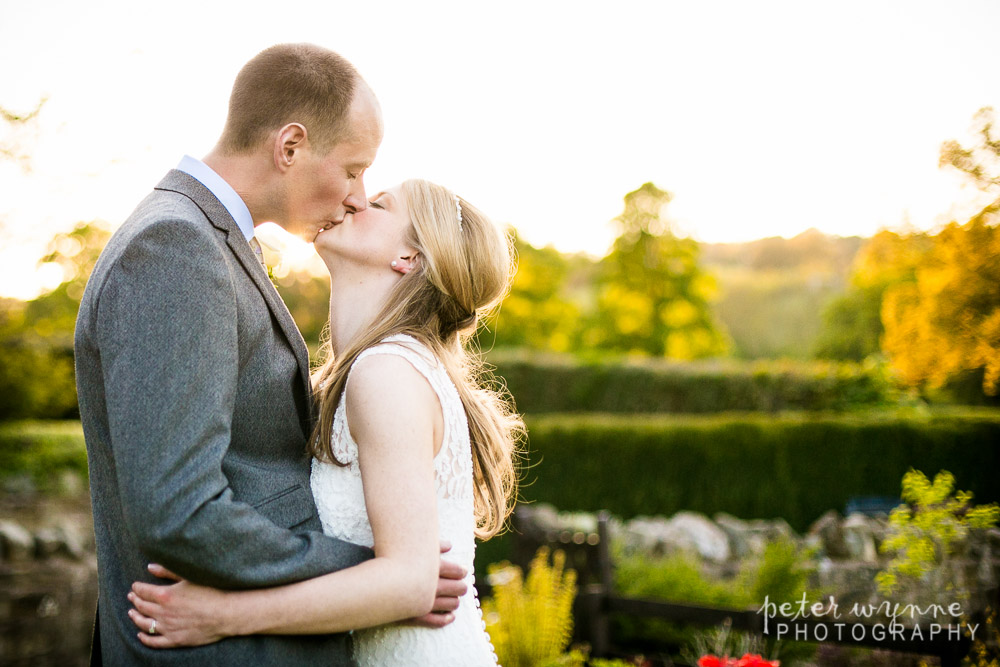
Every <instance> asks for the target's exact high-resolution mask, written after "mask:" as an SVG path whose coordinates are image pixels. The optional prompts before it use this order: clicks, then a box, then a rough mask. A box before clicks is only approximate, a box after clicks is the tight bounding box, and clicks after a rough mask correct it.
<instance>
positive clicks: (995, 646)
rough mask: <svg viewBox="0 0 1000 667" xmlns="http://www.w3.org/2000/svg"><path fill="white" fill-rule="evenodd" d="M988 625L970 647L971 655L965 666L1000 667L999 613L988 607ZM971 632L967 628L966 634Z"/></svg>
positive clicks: (965, 661) (963, 663)
mask: <svg viewBox="0 0 1000 667" xmlns="http://www.w3.org/2000/svg"><path fill="white" fill-rule="evenodd" d="M985 616H986V623H985V625H986V627H985V628H983V632H981V633H980V634H979V635H978V636H977V637H976V640H975V641H974V642H972V647H971V648H970V649H969V655H968V656H967V657H966V658H965V660H964V661H963V662H962V665H963V667H1000V629H998V628H997V613H996V611H994V610H993V609H992V608H987V609H986V615H985ZM968 634H969V631H968V628H966V635H968Z"/></svg>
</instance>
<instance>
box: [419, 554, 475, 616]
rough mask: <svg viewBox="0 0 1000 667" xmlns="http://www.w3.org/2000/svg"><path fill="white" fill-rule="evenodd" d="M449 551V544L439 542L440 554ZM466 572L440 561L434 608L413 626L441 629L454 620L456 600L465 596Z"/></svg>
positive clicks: (466, 588)
mask: <svg viewBox="0 0 1000 667" xmlns="http://www.w3.org/2000/svg"><path fill="white" fill-rule="evenodd" d="M449 550H451V544H450V543H448V542H441V553H446V552H448V551H449ZM466 574H468V572H466V571H465V568H464V567H462V566H460V565H456V564H455V563H451V562H449V561H447V560H445V559H444V558H442V559H441V569H440V571H439V572H438V585H437V595H436V597H435V598H434V608H433V609H432V610H431V613H429V614H425V615H423V616H420V617H418V618H415V619H413V621H412V622H413V624H414V625H420V626H423V627H425V628H443V627H444V626H446V625H448V624H449V623H451V622H452V621H454V620H455V613H454V612H455V610H456V609H458V599H459V598H460V597H462V596H463V595H465V593H466V591H468V590H469V587H468V586H467V585H466V583H465V581H464V579H465V575H466Z"/></svg>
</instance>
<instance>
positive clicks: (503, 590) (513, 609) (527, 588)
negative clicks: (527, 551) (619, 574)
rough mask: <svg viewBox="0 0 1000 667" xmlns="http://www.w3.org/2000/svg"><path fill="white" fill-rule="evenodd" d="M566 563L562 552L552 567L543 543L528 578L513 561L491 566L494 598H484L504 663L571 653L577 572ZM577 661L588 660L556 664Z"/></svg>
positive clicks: (525, 663) (516, 665) (514, 665)
mask: <svg viewBox="0 0 1000 667" xmlns="http://www.w3.org/2000/svg"><path fill="white" fill-rule="evenodd" d="M565 564H566V556H565V554H564V553H563V552H562V551H556V552H555V553H553V554H552V565H549V550H548V549H547V548H545V547H542V548H541V549H539V550H538V553H536V554H535V558H534V559H533V560H532V562H531V568H530V570H529V572H528V575H527V577H524V576H523V574H522V572H521V568H519V567H517V566H515V565H511V564H510V563H500V564H497V565H492V566H490V578H491V580H492V581H493V597H492V598H490V599H487V600H484V601H483V618H484V619H485V625H486V630H487V631H488V632H489V634H490V639H491V641H492V643H493V646H494V647H495V649H496V653H497V656H498V657H499V659H500V663H501V664H503V665H508V667H537V666H538V665H541V664H543V663H546V662H549V661H553V660H556V659H558V658H559V657H560V656H562V655H563V653H564V652H565V651H566V649H567V647H568V646H569V642H570V638H571V637H572V635H573V613H572V611H573V599H574V598H575V597H576V572H574V571H573V570H564V566H565ZM567 657H570V656H567ZM572 657H573V658H575V656H572ZM577 662H579V664H582V661H577V660H575V659H574V660H572V661H570V662H568V663H567V662H560V661H556V662H553V663H552V664H576V663H577Z"/></svg>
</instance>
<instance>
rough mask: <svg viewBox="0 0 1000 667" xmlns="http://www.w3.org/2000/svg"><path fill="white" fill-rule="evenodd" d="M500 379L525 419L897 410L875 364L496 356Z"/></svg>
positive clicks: (506, 353) (884, 377)
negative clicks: (577, 415)
mask: <svg viewBox="0 0 1000 667" xmlns="http://www.w3.org/2000/svg"><path fill="white" fill-rule="evenodd" d="M487 360H488V361H489V363H490V364H492V365H493V366H495V368H496V371H495V374H496V375H497V376H499V377H501V378H503V380H504V381H506V384H507V387H508V389H509V390H510V392H511V394H512V395H513V396H514V399H515V402H516V403H517V407H518V409H519V410H520V411H522V412H526V413H529V414H530V413H549V412H610V413H657V412H669V413H705V412H723V411H730V410H748V411H764V412H775V411H780V410H844V409H850V408H853V407H858V406H876V405H884V404H893V403H896V402H897V392H895V391H894V390H893V388H892V386H891V383H890V382H889V379H888V376H887V372H886V370H885V369H884V368H883V367H880V366H878V365H875V364H868V365H862V364H852V363H834V362H818V361H817V362H793V361H754V362H740V361H736V360H726V361H704V362H670V361H665V360H654V359H633V360H620V359H619V360H607V361H596V362H587V361H581V360H577V359H574V358H572V357H562V356H544V355H538V354H526V353H518V352H514V351H497V352H491V353H489V354H487Z"/></svg>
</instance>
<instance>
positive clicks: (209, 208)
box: [156, 169, 312, 434]
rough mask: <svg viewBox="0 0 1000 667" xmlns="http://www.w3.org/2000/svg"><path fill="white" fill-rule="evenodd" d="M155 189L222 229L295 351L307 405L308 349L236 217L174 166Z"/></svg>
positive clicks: (306, 427)
mask: <svg viewBox="0 0 1000 667" xmlns="http://www.w3.org/2000/svg"><path fill="white" fill-rule="evenodd" d="M156 189H157V190H170V191H173V192H177V193H179V194H182V195H184V196H185V197H188V198H189V199H191V200H192V201H193V202H194V203H195V204H197V205H198V207H199V208H200V209H201V210H202V212H204V213H205V216H206V217H207V218H208V221H209V222H211V223H212V225H213V226H214V227H216V228H218V229H220V230H222V231H224V232H226V244H227V245H228V246H229V248H230V250H232V251H233V254H234V255H236V259H237V260H239V262H240V264H241V265H242V266H243V269H244V270H245V271H246V272H247V274H248V275H249V276H250V278H251V279H252V280H253V282H254V284H255V285H256V286H257V289H258V290H259V291H260V293H261V295H262V296H263V297H264V301H265V302H266V303H267V307H268V309H270V311H271V314H272V315H274V319H275V320H276V321H277V322H278V326H279V327H280V328H281V331H282V333H283V334H284V335H285V338H286V339H287V340H288V344H289V345H290V346H291V348H292V352H293V353H294V354H295V360H296V361H297V362H298V366H299V375H300V379H301V381H302V382H303V385H304V389H305V396H306V401H307V406H311V405H312V397H311V396H312V389H311V384H310V380H309V350H308V348H306V343H305V341H304V340H303V339H302V334H301V333H300V332H299V328H298V327H297V326H296V325H295V320H294V319H292V315H291V313H289V312H288V308H287V307H286V306H285V302H284V301H282V300H281V296H280V295H279V294H278V291H277V290H276V289H275V287H274V285H273V284H272V283H271V279H270V278H269V277H268V275H267V272H266V271H265V270H264V267H263V266H261V264H260V262H259V261H258V260H257V255H255V254H254V252H253V249H252V248H251V247H250V244H249V243H248V242H247V239H246V237H245V236H244V235H243V232H242V231H240V228H239V226H238V225H237V224H236V221H235V220H233V217H232V216H231V215H230V214H229V211H227V210H226V207H225V206H223V205H222V202H220V201H219V200H218V198H217V197H216V196H215V195H213V194H212V192H211V190H209V189H208V188H206V187H205V186H204V185H202V183H201V182H200V181H198V180H197V179H195V178H193V177H191V176H190V175H189V174H186V173H184V172H183V171H178V170H176V169H173V170H171V171H170V172H169V173H168V174H167V175H166V176H165V177H164V178H163V180H162V181H160V183H159V184H158V185H157V186H156ZM308 410H309V415H308V417H307V419H306V421H307V422H308V421H309V420H311V418H312V414H311V408H310V409H308ZM310 428H311V427H310V426H309V425H308V424H305V425H304V426H303V429H304V430H306V432H307V434H308V431H309V429H310Z"/></svg>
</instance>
